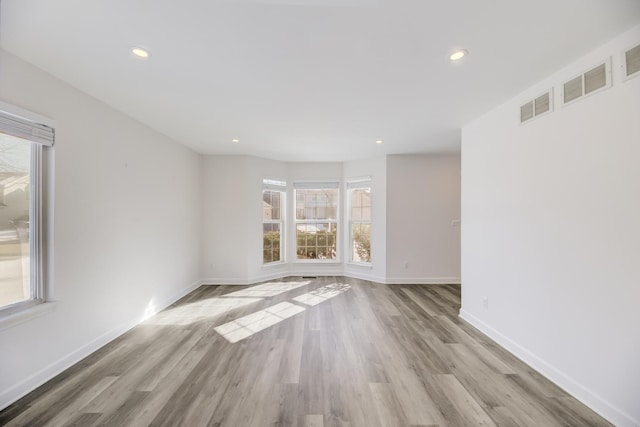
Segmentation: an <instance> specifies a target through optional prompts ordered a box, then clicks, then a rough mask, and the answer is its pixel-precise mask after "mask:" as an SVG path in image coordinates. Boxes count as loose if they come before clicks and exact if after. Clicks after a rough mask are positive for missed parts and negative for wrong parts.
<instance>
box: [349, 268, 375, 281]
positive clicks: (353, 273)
mask: <svg viewBox="0 0 640 427" xmlns="http://www.w3.org/2000/svg"><path fill="white" fill-rule="evenodd" d="M344 276H346V277H351V278H353V279H361V280H368V281H370V282H376V283H384V277H382V276H376V275H374V274H368V273H366V272H362V271H355V270H349V271H345V272H344Z"/></svg>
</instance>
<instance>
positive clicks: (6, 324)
mask: <svg viewBox="0 0 640 427" xmlns="http://www.w3.org/2000/svg"><path fill="white" fill-rule="evenodd" d="M56 306H57V303H56V302H54V301H48V302H43V303H42V304H38V305H34V306H33V307H28V308H25V309H24V310H20V311H17V312H15V313H11V314H9V315H6V316H2V317H0V331H2V330H4V329H9V328H12V327H14V326H16V325H19V324H21V323H24V322H28V321H29V320H32V319H36V318H38V317H40V316H44V315H45V314H47V313H52V312H53V311H54V310H55V309H56Z"/></svg>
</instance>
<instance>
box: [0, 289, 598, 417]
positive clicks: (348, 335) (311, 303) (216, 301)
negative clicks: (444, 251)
mask: <svg viewBox="0 0 640 427" xmlns="http://www.w3.org/2000/svg"><path fill="white" fill-rule="evenodd" d="M459 308H460V287H459V286H451V285H391V286H386V285H379V284H374V283H370V282H366V281H362V280H356V279H351V278H343V277H322V278H317V279H311V280H303V279H301V278H287V279H284V280H279V281H274V282H269V283H266V284H260V285H257V286H242V287H238V286H202V287H200V288H198V289H197V290H195V291H194V292H192V293H191V294H189V295H187V296H186V297H185V298H183V299H181V300H180V301H178V302H177V303H175V304H173V305H172V306H171V307H169V308H167V309H166V310H164V311H163V312H161V313H159V314H158V315H156V316H154V317H153V318H151V319H149V320H148V321H146V322H144V323H143V324H141V325H139V326H137V327H135V328H134V329H132V330H131V331H129V332H127V333H126V334H124V335H123V336H121V337H120V338H118V339H116V340H114V341H113V342H111V343H109V344H108V345H107V346H105V347H103V348H102V349H100V350H99V351H97V352H95V353H94V354H92V355H91V356H89V357H87V358H86V359H84V360H82V361H81V362H80V363H78V364H76V365H74V366H73V367H71V368H70V369H68V370H66V371H65V372H63V373H62V374H60V375H58V376H57V377H55V378H54V379H52V380H51V381H49V382H48V383H46V384H45V385H43V386H42V387H40V388H38V389H36V390H35V391H33V392H32V393H30V394H29V395H27V396H25V397H24V398H23V399H21V400H19V401H18V402H16V403H15V404H13V405H12V406H10V407H8V408H6V409H5V410H4V411H2V412H0V425H6V426H83V427H84V426H98V425H109V426H147V425H153V426H229V427H237V426H272V425H274V426H275V425H277V426H308V427H310V426H320V427H323V426H353V427H355V426H366V427H376V426H379V427H387V426H476V425H478V426H550V427H553V426H610V424H609V423H607V422H606V421H605V420H604V419H602V418H601V417H599V416H598V415H596V414H595V413H594V412H592V411H591V410H589V409H588V408H587V407H585V406H584V405H582V404H581V403H579V402H578V401H576V400H575V399H573V398H572V397H570V396H569V395H567V394H566V393H565V392H563V391H562V390H561V389H559V388H558V387H556V386H555V385H553V384H552V383H551V382H549V381H547V380H546V379H544V378H543V377H542V376H541V375H540V374H538V373H536V372H535V371H533V370H532V369H531V368H530V367H528V366H527V365H525V364H524V363H522V362H521V361H519V360H518V359H516V358H515V357H514V356H512V355H511V354H509V353H508V352H507V351H505V350H504V349H502V348H501V347H499V346H498V345H496V344H495V343H494V342H493V341H491V340H490V339H488V338H487V337H486V336H484V335H483V334H481V333H480V332H478V331H477V330H475V329H474V328H473V327H471V326H469V325H468V324H466V323H465V322H463V321H461V320H459V318H458V316H457V315H458V310H459Z"/></svg>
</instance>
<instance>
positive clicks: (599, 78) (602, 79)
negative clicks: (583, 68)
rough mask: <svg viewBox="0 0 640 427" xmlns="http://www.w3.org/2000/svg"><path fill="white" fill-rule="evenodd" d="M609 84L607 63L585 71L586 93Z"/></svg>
mask: <svg viewBox="0 0 640 427" xmlns="http://www.w3.org/2000/svg"><path fill="white" fill-rule="evenodd" d="M606 84H607V67H606V65H605V64H601V65H598V66H597V67H596V68H593V69H591V70H589V71H587V72H586V73H584V94H585V95H588V94H590V93H591V92H594V91H596V90H598V89H600V88H602V87H605V86H606Z"/></svg>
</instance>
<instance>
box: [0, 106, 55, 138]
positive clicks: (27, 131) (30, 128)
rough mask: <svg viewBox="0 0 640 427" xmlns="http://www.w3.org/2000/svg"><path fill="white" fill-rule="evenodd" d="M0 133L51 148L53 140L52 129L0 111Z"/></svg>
mask: <svg viewBox="0 0 640 427" xmlns="http://www.w3.org/2000/svg"><path fill="white" fill-rule="evenodd" d="M0 132H2V133H6V134H7V135H12V136H16V137H18V138H24V139H28V140H29V141H33V142H37V143H39V144H42V145H47V146H52V145H53V140H54V130H53V128H50V127H49V126H46V125H42V124H39V123H34V122H32V121H29V120H26V119H23V118H21V117H18V116H13V115H11V114H8V113H5V112H3V111H0Z"/></svg>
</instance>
